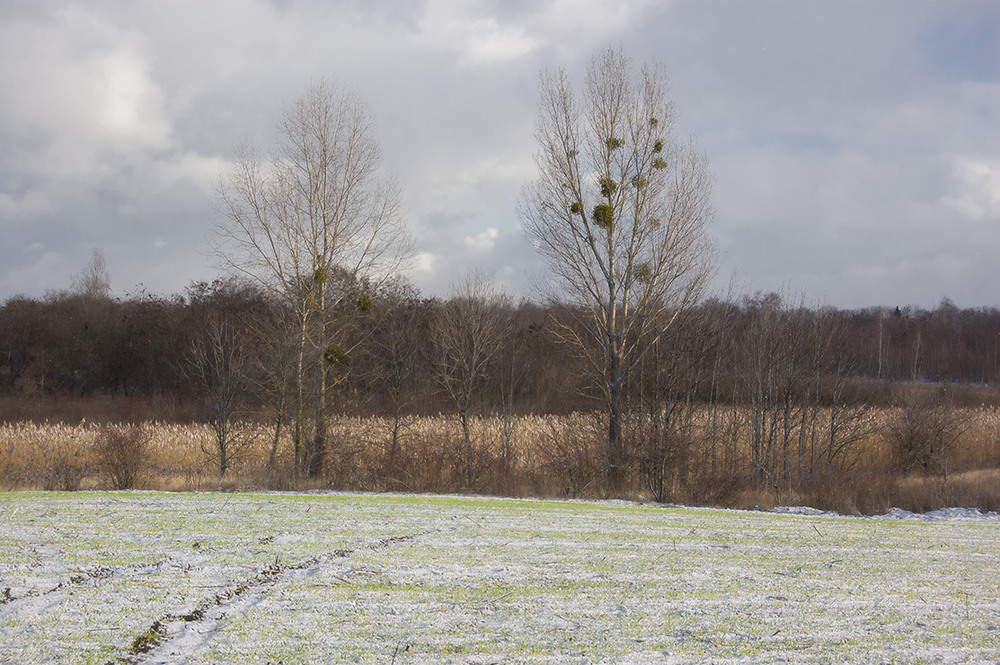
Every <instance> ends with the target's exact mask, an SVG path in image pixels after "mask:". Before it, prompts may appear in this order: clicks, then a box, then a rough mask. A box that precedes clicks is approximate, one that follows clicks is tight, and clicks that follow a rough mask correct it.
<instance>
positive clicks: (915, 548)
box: [0, 492, 1000, 664]
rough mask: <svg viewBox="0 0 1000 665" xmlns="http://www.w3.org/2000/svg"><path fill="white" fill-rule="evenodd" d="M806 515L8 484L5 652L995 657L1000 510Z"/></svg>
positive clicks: (0, 596) (1, 618) (0, 563)
mask: <svg viewBox="0 0 1000 665" xmlns="http://www.w3.org/2000/svg"><path fill="white" fill-rule="evenodd" d="M809 512H810V511H807V510H786V511H785V512H784V513H755V512H736V511H719V510H704V509H688V508H664V507H655V506H640V505H635V504H629V503H622V502H603V503H601V502H598V503H587V502H565V501H518V500H503V499H486V498H451V497H412V496H385V495H380V496H368V495H342V494H332V495H331V494H324V495H316V494H291V495H288V494H282V495H271V494H258V495H254V494H240V495H219V494H157V493H86V492H84V493H75V494H42V493H31V494H16V493H10V494H2V495H0V663H18V664H20V663H50V662H54V663H102V664H103V663H108V662H111V663H220V664H221V663H260V664H264V663H278V662H284V663H285V664H290V663H387V664H392V663H398V664H403V663H442V662H452V663H501V662H503V663H598V662H603V663H690V662H715V663H775V662H795V663H842V662H853V663H893V662H898V663H919V662H928V663H932V662H933V663H976V662H983V663H996V662H1000V520H998V519H996V517H995V516H992V517H991V516H986V517H982V516H978V514H975V513H970V511H952V512H941V513H937V514H935V515H932V516H931V518H934V519H931V518H927V517H920V516H916V515H912V514H909V513H903V512H900V511H897V512H896V513H895V514H893V515H890V516H886V517H885V518H883V519H852V518H844V517H837V516H830V515H815V514H805V513H809ZM971 518H975V519H971Z"/></svg>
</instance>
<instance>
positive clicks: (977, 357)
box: [0, 280, 1000, 511]
mask: <svg viewBox="0 0 1000 665" xmlns="http://www.w3.org/2000/svg"><path fill="white" fill-rule="evenodd" d="M334 281H335V280H334ZM330 290H331V291H332V292H334V293H332V294H331V296H330V297H331V298H336V301H335V302H336V303H337V304H336V307H338V308H340V310H339V311H338V312H337V313H336V315H335V316H333V317H331V318H332V320H334V321H337V322H338V325H337V326H334V327H331V328H330V329H329V330H328V332H327V338H328V343H327V344H326V345H325V346H324V348H323V349H320V350H313V349H311V348H310V347H308V346H307V345H305V344H303V339H306V340H307V341H308V336H309V334H310V331H309V330H307V329H305V330H303V329H301V328H300V327H297V326H296V320H295V317H294V312H289V311H288V310H287V307H286V306H285V305H283V304H282V303H281V302H278V301H275V300H273V299H272V298H269V297H268V296H267V295H265V294H264V293H262V292H261V291H259V290H258V289H256V288H254V287H253V286H251V285H249V284H246V283H243V282H239V281H234V280H220V281H216V282H214V283H210V284H209V283H197V284H193V285H192V286H191V287H189V288H188V289H187V290H186V291H185V293H184V294H182V295H178V296H174V297H166V298H164V297H157V296H151V295H149V294H144V293H142V294H137V295H134V296H129V297H126V298H123V299H111V298H108V297H106V296H103V295H95V294H86V293H76V292H62V293H53V294H50V295H49V296H47V297H45V298H43V299H29V298H12V299H9V300H8V301H7V302H6V303H4V304H3V306H2V307H0V421H2V422H7V423H14V422H20V421H35V422H42V421H45V420H48V421H50V422H58V421H62V422H67V423H79V422H82V421H84V420H87V421H90V422H95V421H96V422H106V423H136V424H141V423H143V422H147V421H153V420H156V421H160V422H174V423H206V424H208V425H209V426H210V428H211V430H212V432H213V438H212V439H210V440H208V441H207V442H203V443H201V444H199V447H198V451H199V452H198V453H197V454H198V456H199V457H201V458H203V459H204V460H206V461H207V462H208V463H209V468H211V469H212V472H213V473H215V474H216V475H218V476H219V477H223V478H224V477H225V476H226V474H230V475H232V473H233V471H232V469H233V468H234V464H236V465H237V466H238V462H239V460H240V457H241V455H250V454H251V453H250V451H251V449H252V450H254V451H258V452H254V453H253V455H258V459H263V460H265V462H262V464H264V468H266V469H267V475H268V477H269V478H272V479H278V478H280V479H281V480H280V483H279V481H278V480H274V482H275V483H277V484H283V485H284V486H291V485H294V484H295V483H297V482H304V481H303V480H302V478H303V477H304V476H306V475H308V474H307V471H308V470H307V469H304V468H301V467H298V468H297V467H296V464H295V461H296V460H300V459H308V458H309V457H308V447H309V445H310V437H311V436H312V433H313V432H314V431H315V430H316V427H315V423H313V422H311V420H310V417H309V413H310V410H308V409H305V410H303V409H297V408H296V404H297V400H296V399H294V396H296V395H297V394H300V395H301V401H302V402H304V403H307V404H308V403H309V400H313V399H315V396H316V393H315V389H314V386H315V385H316V379H315V377H316V376H317V373H320V372H322V373H323V374H324V380H326V381H328V382H329V387H327V395H328V397H327V398H328V399H329V405H328V410H329V413H330V418H331V419H339V418H345V417H352V418H360V417H377V418H378V422H380V423H383V424H384V426H380V430H379V431H380V432H381V434H380V435H379V437H378V438H377V439H373V438H372V437H370V436H366V437H356V438H357V439H358V440H359V441H360V440H364V441H366V442H367V443H366V444H365V445H367V446H368V448H369V449H368V450H360V449H359V448H358V447H357V446H356V445H348V444H349V443H350V441H349V440H350V439H351V436H350V434H347V433H344V432H340V431H339V430H337V429H336V427H333V428H332V429H331V431H333V432H340V433H339V434H337V435H336V437H335V439H334V440H333V441H332V446H333V449H332V454H331V455H330V457H329V459H328V460H326V461H325V468H324V469H322V470H320V472H319V473H313V474H312V478H311V479H310V480H309V482H310V483H313V484H316V483H320V484H326V485H327V486H329V485H334V486H341V487H359V488H378V489H393V488H397V489H401V488H403V487H402V483H401V482H400V481H399V479H398V476H399V471H400V469H403V468H405V469H408V470H410V471H413V473H417V470H418V469H424V471H425V472H428V473H429V471H428V470H429V469H435V468H436V469H439V470H441V469H445V468H452V466H453V465H455V469H456V471H455V474H454V477H453V478H452V480H449V481H448V482H444V481H442V480H441V476H440V473H439V474H438V480H437V481H435V482H433V483H431V482H430V481H428V482H425V483H420V482H416V481H414V482H411V483H410V488H411V489H416V490H423V489H434V491H488V492H496V493H515V494H518V493H519V494H527V493H533V492H543V493H549V494H563V495H584V496H586V495H600V494H601V493H602V491H604V490H603V483H602V472H603V471H604V469H603V464H604V463H605V461H604V458H603V457H602V456H601V454H600V449H601V448H600V447H601V445H602V437H603V434H602V429H601V420H600V412H599V405H600V387H599V386H596V385H593V384H592V383H591V382H590V381H589V380H588V378H587V377H588V376H593V374H592V373H590V372H588V371H586V367H585V363H586V362H587V359H586V354H581V353H580V351H579V349H577V348H574V347H570V346H568V345H565V344H561V343H560V342H559V341H558V339H559V338H558V337H557V336H556V335H553V334H552V331H553V329H554V326H555V325H556V323H557V322H561V324H562V325H561V336H562V337H563V338H565V325H566V322H567V321H572V318H573V317H571V316H568V315H567V314H568V312H567V311H566V309H565V306H562V305H558V304H553V305H549V306H544V307H543V306H542V305H539V304H536V303H531V302H522V303H519V304H513V303H511V302H510V301H508V300H506V299H496V298H493V299H492V300H490V301H489V302H488V303H487V302H485V301H481V300H479V299H477V297H476V296H475V294H471V295H470V294H466V295H465V296H463V297H462V298H454V299H451V300H447V301H442V300H438V299H425V298H421V297H420V296H419V295H418V294H417V293H416V292H415V291H414V290H413V289H412V288H409V287H407V286H406V285H405V284H401V283H393V284H390V285H388V286H386V287H382V288H379V289H374V288H367V286H366V285H365V284H358V283H345V282H336V283H333V282H331V286H330ZM348 296H349V297H348ZM359 303H364V305H365V306H364V307H362V306H360V305H359ZM463 322H464V323H463ZM456 326H458V327H456ZM461 326H465V327H461ZM334 328H335V330H334ZM663 328H664V333H663V334H662V335H659V336H656V337H653V338H651V339H650V340H648V342H644V343H642V344H639V345H637V348H638V349H639V351H638V353H641V357H639V358H637V359H636V360H637V362H636V363H635V364H634V367H635V368H636V369H634V370H633V371H632V373H631V374H630V375H629V376H628V377H626V381H625V383H624V386H623V395H624V403H625V405H626V406H625V412H626V417H625V435H626V455H627V460H626V461H627V465H628V469H629V477H628V481H627V487H628V488H629V489H630V490H632V491H634V492H635V493H641V494H643V495H645V496H648V497H650V498H653V499H655V500H659V501H693V502H700V503H716V504H741V503H746V502H748V501H750V500H754V501H756V502H758V503H760V502H770V503H774V502H785V501H787V500H801V501H803V502H807V503H812V504H813V505H826V506H827V507H837V508H840V509H852V507H853V509H854V510H863V511H871V510H876V509H878V508H880V507H886V506H885V505H884V504H886V503H887V502H896V503H902V502H903V501H904V499H905V500H907V501H909V502H910V504H909V505H912V506H918V505H921V506H922V505H924V504H925V503H934V501H938V502H946V501H947V500H949V499H951V500H953V501H958V500H963V501H978V503H980V504H982V505H983V506H989V505H995V504H994V503H991V501H992V502H995V501H996V498H995V496H994V495H995V494H996V490H995V489H994V490H993V493H992V494H991V492H989V491H986V492H985V494H984V493H983V490H982V486H983V485H984V483H985V486H987V487H989V482H988V481H984V480H982V479H981V478H980V480H977V481H976V482H971V481H970V480H969V478H973V477H978V476H970V475H969V474H975V473H977V472H978V471H979V470H982V469H991V468H995V467H1000V441H998V439H1000V429H998V428H997V426H996V424H995V423H994V421H995V419H996V413H997V412H996V408H997V407H998V406H1000V392H998V390H997V385H998V381H1000V362H998V361H1000V358H998V350H1000V311H998V310H997V309H994V308H982V309H959V308H957V307H956V306H954V305H953V304H952V303H951V302H950V301H948V300H945V301H943V302H942V303H941V304H940V305H939V306H938V307H937V308H936V309H934V310H927V311H925V310H920V309H916V308H890V309H886V308H869V309H864V310H853V311H847V310H837V309H831V308H820V307H808V306H805V305H804V304H803V303H802V302H801V301H797V302H796V301H791V300H789V299H788V298H782V297H781V296H779V295H777V294H766V295H761V294H758V295H755V296H747V297H743V298H740V299H737V300H735V301H730V302H726V301H720V300H708V301H705V302H703V303H701V304H700V305H698V306H696V307H694V308H692V309H689V310H687V311H685V312H683V313H681V314H680V318H679V319H677V320H675V321H674V322H673V324H672V325H670V326H669V327H668V326H664V327H663ZM445 332H447V333H448V334H447V335H446V334H445ZM484 345H485V346H488V347H489V348H482V347H483V346H484ZM473 349H475V350H476V354H472V353H471V351H472V350H473ZM472 358H474V359H475V366H474V367H472V366H471V365H470V366H469V367H464V368H463V366H462V363H463V362H466V361H470V360H469V359H472ZM470 362H471V361H470ZM299 363H301V365H300V364H299ZM473 370H474V371H473ZM466 371H473V372H472V374H463V372H466ZM456 377H458V379H456ZM456 380H459V384H456ZM456 385H461V386H462V395H461V396H462V399H461V400H459V401H458V402H456V399H455V396H456V395H455V391H454V388H455V386H456ZM331 387H332V388H331ZM299 403H301V402H299ZM456 403H457V404H458V405H459V407H460V409H459V413H458V414H456V415H457V416H458V417H457V418H454V419H452V418H448V417H447V416H446V415H445V416H442V422H447V423H451V425H450V426H453V427H455V428H456V432H457V435H456V436H458V440H459V441H460V443H459V444H456V446H452V444H451V443H448V444H447V445H444V443H443V442H439V443H441V445H432V444H431V443H430V442H426V441H425V442H423V443H422V444H421V445H417V444H416V443H415V442H414V439H413V436H412V430H410V429H408V427H407V423H408V422H411V421H412V419H413V418H415V417H418V416H436V415H439V414H452V413H455V408H456ZM574 413H576V414H594V415H593V416H587V417H583V418H581V419H580V420H579V421H576V422H577V426H575V427H566V426H565V422H566V421H560V422H561V423H562V424H560V425H559V426H558V427H557V426H555V425H553V426H552V427H548V428H547V427H546V426H538V427H535V428H534V429H532V432H533V435H532V436H533V437H534V438H535V439H536V440H535V441H533V442H531V444H530V445H529V444H526V443H524V440H523V439H521V438H519V437H518V434H517V431H518V428H519V427H520V428H523V427H524V425H523V423H524V422H525V420H524V419H525V418H526V417H528V416H540V415H560V416H567V415H568V414H574ZM482 418H490V419H491V422H495V423H497V428H496V429H495V430H491V431H493V432H494V434H491V435H490V436H488V437H487V436H485V435H483V436H480V435H479V434H477V430H476V428H475V427H471V426H470V425H469V423H470V422H471V421H474V420H475V419H482ZM246 422H252V423H254V426H253V427H251V428H247V427H244V426H242V425H240V423H246ZM331 426H332V421H331ZM122 431H125V430H122ZM129 431H131V430H129ZM442 431H444V430H442ZM113 432H114V430H108V432H107V436H106V437H105V438H106V439H107V440H108V441H111V440H112V439H113V438H114V437H113V436H112V434H113ZM138 432H139V430H135V431H134V433H136V437H135V440H140V439H141V437H140V436H139V434H138ZM439 436H441V437H443V436H444V435H443V434H439ZM296 442H298V444H300V445H303V446H305V448H306V450H305V451H303V452H304V454H303V455H302V456H301V458H299V457H292V456H290V454H289V448H291V447H294V446H295V445H296ZM119 448H121V447H119ZM375 449H377V453H378V454H375V453H374V452H372V451H373V450H375ZM122 450H124V449H122ZM529 450H530V451H531V454H530V456H529V455H528V451H529ZM259 451H263V454H262V455H263V456H262V457H259V454H258V453H259ZM0 452H2V451H0ZM106 452H107V453H108V454H107V455H98V456H97V458H91V459H89V461H88V462H87V463H86V464H90V465H93V464H97V463H98V462H97V461H94V459H97V460H98V461H100V460H103V461H101V462H100V463H106V462H107V460H108V458H110V457H112V455H111V451H110V449H109V450H108V451H106ZM125 452H126V453H127V451H125ZM348 452H350V454H347V453H348ZM421 455H423V456H426V457H427V459H423V458H422V457H421ZM362 460H364V466H365V472H364V473H360V472H358V470H357V468H358V467H359V465H361V464H362ZM373 460H377V463H375V462H374V461H373ZM61 463H62V464H63V467H61V468H56V467H55V466H53V467H52V469H50V471H51V473H50V476H49V477H50V480H49V481H47V482H45V483H43V484H46V485H49V486H52V487H53V488H65V489H74V486H75V485H79V481H78V480H74V478H76V477H78V476H80V475H81V474H83V475H85V474H86V473H87V472H88V469H87V468H86V464H84V463H83V462H82V461H80V459H79V455H77V454H76V453H74V454H73V455H64V456H63V459H62V462H61ZM301 463H302V462H301V461H300V464H301ZM143 464H144V465H145V466H147V467H148V466H150V465H151V464H152V462H151V461H149V460H148V459H147V460H145V461H144V462H143ZM6 468H7V470H8V472H9V469H10V468H12V467H10V465H9V464H8V465H7V467H6ZM0 470H2V468H0ZM108 473H110V472H108ZM262 473H263V472H262ZM106 475H108V474H106ZM108 477H109V478H111V477H113V476H111V475H108ZM137 477H138V476H137ZM361 478H364V480H363V481H362V480H361ZM449 478H451V476H449ZM6 480H7V481H8V482H9V483H12V479H11V478H9V477H8V478H6ZM122 482H127V483H129V484H133V483H134V482H137V481H132V480H125V481H122ZM234 482H235V481H234ZM254 482H257V481H256V480H255V481H254ZM963 483H964V484H965V485H969V484H970V483H971V485H974V486H975V488H976V489H968V490H967V491H965V493H964V494H962V492H959V490H958V489H956V488H959V487H963V486H965V485H963ZM12 484H16V483H12ZM113 484H116V485H117V484H119V482H118V481H117V480H115V481H114V483H113ZM971 485H970V486H971ZM995 485H996V483H995V482H994V483H993V486H994V487H995ZM956 492H957V494H956ZM907 493H909V494H907ZM907 496H908V497H909V498H908V499H907V498H906V497H907ZM973 496H976V497H979V498H970V497H973ZM991 496H993V498H990V497H991ZM928 497H930V498H928ZM963 497H964V498H963ZM932 499H933V500H932ZM833 504H836V505H833Z"/></svg>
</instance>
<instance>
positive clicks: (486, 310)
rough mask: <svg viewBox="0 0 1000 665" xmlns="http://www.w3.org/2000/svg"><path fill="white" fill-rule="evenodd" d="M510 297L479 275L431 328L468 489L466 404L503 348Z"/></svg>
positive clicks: (466, 282) (464, 286) (455, 294)
mask: <svg viewBox="0 0 1000 665" xmlns="http://www.w3.org/2000/svg"><path fill="white" fill-rule="evenodd" d="M509 310H510V297H509V296H508V295H507V294H506V293H504V292H503V291H502V290H501V289H500V288H498V287H496V286H495V285H493V284H491V283H490V282H489V281H488V280H487V279H486V278H485V277H484V276H482V275H470V276H467V277H466V278H465V280H464V281H463V282H461V283H460V284H459V285H457V286H456V287H455V288H454V289H453V292H452V297H451V298H450V299H449V300H448V302H446V303H445V304H444V305H443V307H442V308H441V311H440V314H439V316H438V318H437V321H436V322H435V326H434V339H435V344H436V347H437V348H436V363H435V367H436V371H437V376H438V380H439V381H440V383H441V386H442V387H443V388H444V389H445V392H447V393H448V397H450V398H451V401H452V402H454V404H455V407H456V408H457V409H458V415H459V419H460V420H461V423H462V436H463V438H464V441H465V473H466V483H467V486H468V487H470V488H471V487H472V483H473V480H474V479H473V472H472V435H471V433H470V431H469V407H470V405H471V403H472V396H473V393H474V392H475V391H476V390H477V389H478V387H479V385H480V383H481V381H482V380H483V379H484V378H485V376H486V374H487V372H488V370H489V368H490V364H491V363H492V362H493V361H494V360H495V359H496V357H497V355H498V353H499V351H500V350H501V349H502V348H503V341H504V337H505V336H506V333H507V327H506V326H505V323H506V322H507V321H508V320H509V319H508V314H509Z"/></svg>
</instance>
